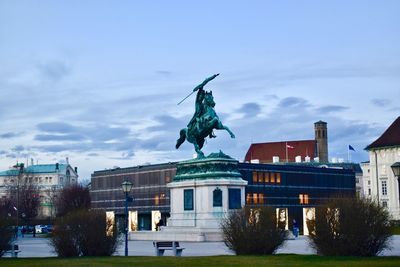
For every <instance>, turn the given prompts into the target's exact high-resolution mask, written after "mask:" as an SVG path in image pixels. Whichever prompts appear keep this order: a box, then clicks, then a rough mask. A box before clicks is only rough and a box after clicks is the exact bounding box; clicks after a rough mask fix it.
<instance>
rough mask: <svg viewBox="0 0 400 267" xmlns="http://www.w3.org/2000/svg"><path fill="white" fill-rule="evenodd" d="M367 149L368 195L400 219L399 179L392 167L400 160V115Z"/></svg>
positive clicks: (366, 175)
mask: <svg viewBox="0 0 400 267" xmlns="http://www.w3.org/2000/svg"><path fill="white" fill-rule="evenodd" d="M365 149H366V150H367V151H368V153H369V164H367V163H365V173H364V177H366V180H367V183H369V184H370V185H369V186H368V187H367V188H366V190H368V192H367V193H368V194H367V195H368V196H370V197H371V198H373V199H375V200H377V201H378V202H379V203H380V204H381V205H382V207H385V208H387V209H388V211H389V213H390V214H391V216H392V217H393V219H395V220H400V203H399V193H400V192H399V188H400V187H399V184H398V183H399V181H398V179H397V177H395V176H394V174H393V171H392V169H391V165H393V164H394V163H395V162H400V117H398V118H397V119H396V120H395V121H394V122H393V123H392V124H391V125H390V126H389V128H387V129H386V131H385V132H384V133H383V134H382V135H381V136H380V137H378V139H376V140H375V141H374V142H372V143H371V144H370V145H368V146H367V147H366V148H365ZM369 189H371V190H369ZM369 191H370V192H369ZM369 193H371V194H370V195H369Z"/></svg>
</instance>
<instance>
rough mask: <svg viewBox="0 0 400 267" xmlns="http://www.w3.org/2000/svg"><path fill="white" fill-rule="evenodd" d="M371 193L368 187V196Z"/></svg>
mask: <svg viewBox="0 0 400 267" xmlns="http://www.w3.org/2000/svg"><path fill="white" fill-rule="evenodd" d="M370 195H371V188H368V196H370Z"/></svg>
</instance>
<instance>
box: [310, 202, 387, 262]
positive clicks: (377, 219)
mask: <svg viewBox="0 0 400 267" xmlns="http://www.w3.org/2000/svg"><path fill="white" fill-rule="evenodd" d="M389 219H390V218H389V214H388V212H387V211H386V209H384V208H382V207H380V206H378V205H377V204H376V203H375V202H374V201H371V200H368V199H358V198H336V199H333V200H330V201H329V202H327V203H326V204H325V205H323V206H321V207H317V208H316V214H315V220H311V221H309V222H308V224H307V225H308V227H309V229H310V230H311V231H310V239H311V241H312V246H313V247H314V248H315V249H316V250H317V252H318V254H322V255H329V256H375V255H377V254H378V253H379V252H381V251H382V250H383V249H385V248H387V247H388V245H389V239H390V236H391V233H392V226H391V223H390V221H389Z"/></svg>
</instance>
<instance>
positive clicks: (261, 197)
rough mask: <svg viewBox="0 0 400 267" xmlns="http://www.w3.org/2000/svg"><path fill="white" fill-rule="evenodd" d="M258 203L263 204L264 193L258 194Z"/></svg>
mask: <svg viewBox="0 0 400 267" xmlns="http://www.w3.org/2000/svg"><path fill="white" fill-rule="evenodd" d="M258 203H259V204H264V194H263V193H260V194H258Z"/></svg>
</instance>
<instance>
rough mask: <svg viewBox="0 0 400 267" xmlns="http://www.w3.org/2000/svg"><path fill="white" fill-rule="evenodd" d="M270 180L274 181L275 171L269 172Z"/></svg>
mask: <svg viewBox="0 0 400 267" xmlns="http://www.w3.org/2000/svg"><path fill="white" fill-rule="evenodd" d="M270 181H271V183H275V173H273V172H271V174H270Z"/></svg>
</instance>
